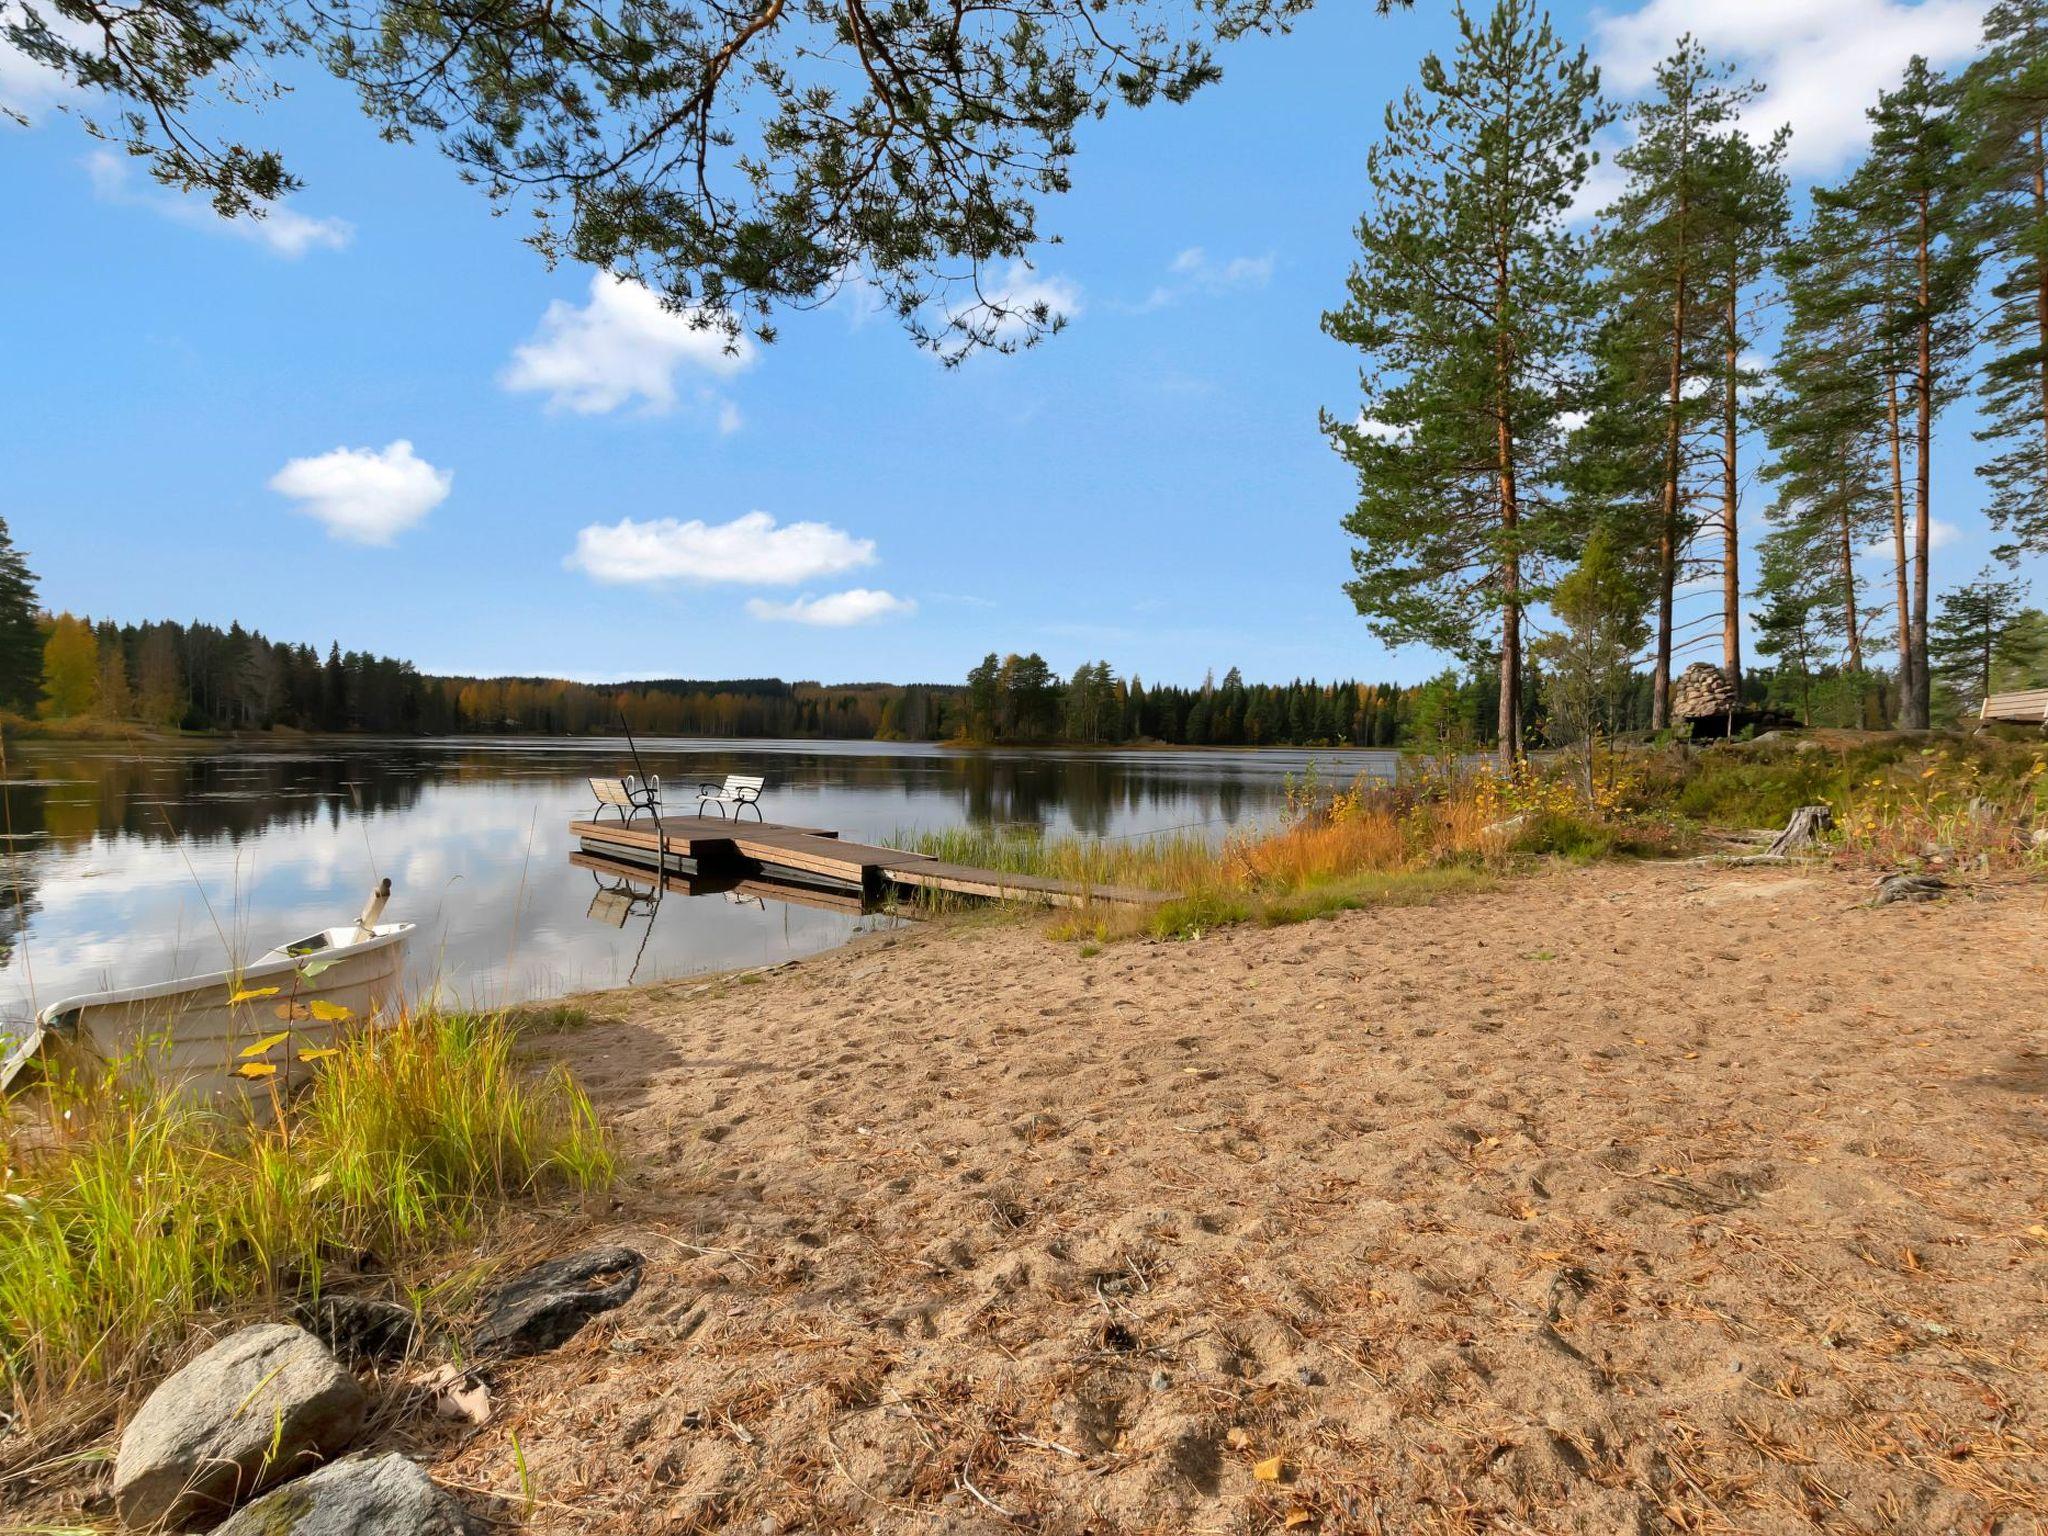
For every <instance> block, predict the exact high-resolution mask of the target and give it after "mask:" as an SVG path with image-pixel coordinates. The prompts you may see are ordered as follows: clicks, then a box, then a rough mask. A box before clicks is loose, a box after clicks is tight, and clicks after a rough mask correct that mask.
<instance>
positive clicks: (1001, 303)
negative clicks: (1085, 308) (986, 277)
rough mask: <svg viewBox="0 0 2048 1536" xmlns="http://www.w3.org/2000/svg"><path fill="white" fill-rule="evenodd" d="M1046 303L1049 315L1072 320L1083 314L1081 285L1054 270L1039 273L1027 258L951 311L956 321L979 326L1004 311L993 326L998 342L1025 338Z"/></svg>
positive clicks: (1015, 262) (1014, 262)
mask: <svg viewBox="0 0 2048 1536" xmlns="http://www.w3.org/2000/svg"><path fill="white" fill-rule="evenodd" d="M1040 305H1043V306H1044V307H1045V310H1046V313H1047V315H1048V317H1049V318H1051V319H1054V320H1059V319H1067V320H1072V319H1074V318H1075V317H1076V316H1078V315H1079V314H1080V313H1081V288H1080V285H1079V284H1077V283H1075V282H1073V281H1071V280H1069V279H1067V278H1064V277H1059V276H1057V275H1055V274H1053V273H1050V272H1039V271H1036V270H1034V269H1033V267H1032V266H1031V264H1030V263H1029V262H1027V261H1013V262H1011V263H1010V268H1009V270H1008V271H1007V272H1005V273H1004V274H1003V275H1002V276H1001V277H1000V278H997V279H995V280H993V281H991V282H987V283H984V284H982V285H981V290H980V292H979V294H978V295H977V296H976V297H975V299H974V300H973V301H971V302H962V303H959V304H956V305H955V306H954V307H953V309H952V310H951V314H952V318H953V319H954V320H955V321H956V322H960V321H965V322H966V323H967V324H968V325H970V326H973V327H975V328H976V329H979V328H980V327H981V326H982V325H983V324H984V323H986V322H988V321H989V319H990V312H994V311H1002V316H1001V318H1000V319H998V320H995V321H994V322H993V325H992V327H991V329H992V333H993V337H994V339H995V340H997V341H1017V340H1021V339H1022V338H1023V336H1024V334H1025V333H1026V332H1027V331H1029V330H1030V329H1031V327H1032V326H1033V324H1035V323H1036V322H1035V320H1034V318H1033V317H1034V314H1035V312H1036V311H1037V309H1038V307H1039V306H1040Z"/></svg>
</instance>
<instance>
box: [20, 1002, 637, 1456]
mask: <svg viewBox="0 0 2048 1536" xmlns="http://www.w3.org/2000/svg"><path fill="white" fill-rule="evenodd" d="M28 1099H29V1100H30V1101H31V1102H25V1103H19V1104H17V1105H16V1106H14V1113H13V1115H12V1117H11V1118H10V1119H9V1121H8V1122H7V1123H6V1126H5V1128H4V1129H0V1375H4V1377H5V1387H6V1392H7V1395H8V1397H9V1398H11V1400H12V1405H13V1411H14V1413H15V1414H16V1416H17V1417H18V1418H21V1419H23V1420H25V1421H27V1422H30V1423H33V1422H34V1420H35V1419H36V1418H37V1416H38V1415H39V1414H41V1413H43V1412H44V1411H46V1410H48V1409H51V1408H53V1407H55V1406H57V1405H60V1404H61V1403H62V1401H63V1400H64V1398H65V1397H66V1395H67V1394H69V1393H71V1392H73V1391H75V1390H77V1389H79V1388H81V1387H84V1386H87V1385H89V1384H94V1383H103V1382H114V1383H117V1384H118V1383H120V1382H122V1381H126V1380H130V1379H139V1378H143V1377H147V1376H149V1375H151V1374H153V1373H154V1372H155V1371H156V1370H157V1369H159V1368H160V1367H161V1366H162V1365H163V1364H164V1363H166V1361H167V1359H168V1358H169V1357H170V1356H172V1355H174V1354H175V1353H176V1351H177V1348H178V1345H179V1342H180V1340H181V1339H182V1338H183V1336H184V1333H185V1330H186V1327H187V1325H188V1323H189V1322H190V1321H191V1320H192V1319H193V1318H195V1317H197V1316H200V1315H203V1314H208V1313H215V1312H230V1313H231V1312H233V1311H235V1310H237V1309H238V1308H241V1307H243V1306H244V1305H246V1304H249V1303H252V1302H254V1301H256V1300H258V1299H268V1300H275V1299H277V1298H279V1297H281V1296H285V1295H308V1294H316V1293H317V1292H318V1291H319V1289H320V1287H321V1283H322V1279H323V1275H324V1273H325V1271H326V1269H327V1267H328V1265H329V1263H330V1256H331V1255H334V1254H339V1253H359V1252H362V1251H365V1250H368V1251H372V1252H375V1253H376V1254H378V1255H379V1256H380V1258H382V1259H383V1260H384V1261H385V1262H386V1263H394V1262H397V1261H400V1260H402V1259H404V1258H405V1257H407V1256H408V1255H415V1254H419V1253H421V1252H423V1251H425V1250H427V1249H429V1248H431V1247H433V1246H435V1245H437V1244H441V1243H445V1242H446V1241H448V1240H449V1239H450V1238H451V1237H453V1236H455V1235H458V1234H461V1233H463V1232H465V1231H467V1230H469V1229H470V1228H471V1227H472V1226H473V1225H474V1224H475V1223H476V1222H477V1221H478V1220H479V1219H480V1218H481V1217H483V1216H484V1215H485V1214H486V1213H487V1212H488V1211H490V1210H491V1209H492V1208H493V1207H494V1206H496V1205H498V1204H500V1203H502V1202H506V1201H512V1200H521V1199H527V1198H531V1197H535V1196H539V1195H543V1194H546V1193H548V1192H549V1191H551V1190H587V1189H590V1188H592V1187H595V1186H597V1185H600V1184H602V1183H604V1182H605V1181H607V1180H608V1179H609V1178H610V1177H611V1175H612V1173H613V1170H614V1159H613V1152H612V1149H611V1146H610V1143H609V1141H608V1139H607V1137H606V1135H605V1133H604V1131H603V1130H602V1128H601V1127H600V1126H599V1124H598V1122H597V1118H596V1115H595V1113H594V1112H593V1110H592V1108H591V1105H590V1101H589V1100H588V1099H587V1098H586V1097H585V1096H584V1094H583V1092H582V1090H581V1089H579V1088H578V1087H577V1086H576V1084H575V1083H574V1082H573V1081H572V1080H571V1079H570V1077H569V1076H568V1074H567V1073H566V1071H564V1070H563V1069H562V1068H560V1067H554V1068H550V1069H547V1070H545V1071H541V1072H538V1073H536V1072H533V1071H530V1070H528V1069H527V1068H526V1067H524V1066H523V1065H522V1064H521V1063H520V1062H519V1061H518V1060H517V1059H516V1058H515V1055H514V1050H513V1032H512V1030H511V1029H510V1027H509V1026H508V1025H507V1023H506V1022H505V1020H504V1019H502V1018H499V1017H495V1016H484V1015H472V1014H424V1015H414V1016H409V1017H407V1018H405V1019H403V1020H402V1021H401V1022H400V1023H398V1024H397V1025H395V1026H393V1027H390V1028H388V1029H381V1030H377V1031H374V1032H365V1033H363V1034H360V1035H358V1036H357V1037H355V1038H354V1039H352V1040H350V1041H348V1042H346V1043H345V1044H343V1045H342V1046H341V1047H340V1050H339V1052H338V1054H337V1055H336V1056H334V1057H333V1058H332V1059H330V1060H329V1061H328V1062H327V1063H326V1064H325V1067H324V1069H323V1070H322V1072H321V1073H320V1076H319V1080H318V1082H317V1084H316V1085H315V1086H314V1088H313V1089H312V1091H310V1092H309V1093H306V1094H304V1095H303V1096H301V1097H300V1098H298V1099H296V1100H294V1101H293V1102H291V1103H288V1104H285V1105H283V1106H282V1107H281V1113H278V1114H277V1115H275V1116H274V1117H273V1116H272V1115H270V1114H268V1113H262V1112H244V1113H242V1114H239V1115H235V1114H225V1113H221V1112H219V1111H216V1110H211V1109H207V1108H203V1107H200V1106H197V1105H195V1104H192V1103H190V1102H187V1101H185V1100H183V1099H181V1098H180V1097H178V1096H177V1095H175V1094H173V1093H170V1092H166V1091H163V1090H161V1089H158V1088H156V1087H154V1086H152V1085H150V1084H148V1083H147V1082H146V1081H137V1080H134V1079H131V1078H129V1077H126V1076H124V1075H123V1073H122V1072H121V1070H120V1064H116V1065H115V1066H114V1067H112V1068H110V1069H109V1070H107V1071H106V1072H105V1073H104V1074H103V1075H101V1076H99V1077H98V1078H96V1079H95V1080H92V1081H89V1082H71V1083H66V1084H52V1085H50V1086H48V1087H46V1088H44V1089H42V1090H38V1091H34V1092H32V1093H31V1094H30V1095H29V1096H28ZM35 1101H39V1102H35Z"/></svg>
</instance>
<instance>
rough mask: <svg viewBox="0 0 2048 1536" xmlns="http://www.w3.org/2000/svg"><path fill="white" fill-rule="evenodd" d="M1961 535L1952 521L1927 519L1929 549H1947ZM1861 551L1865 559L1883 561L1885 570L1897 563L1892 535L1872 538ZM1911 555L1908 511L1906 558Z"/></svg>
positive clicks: (1961, 532) (1911, 537) (1892, 567)
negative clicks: (1893, 554)
mask: <svg viewBox="0 0 2048 1536" xmlns="http://www.w3.org/2000/svg"><path fill="white" fill-rule="evenodd" d="M1962 536H1963V530H1962V529H1961V528H1959V527H1957V526H1956V525H1955V524H1954V523H1951V522H1948V521H1946V520H1944V519H1942V518H1939V517H1935V518H1929V519H1928V521H1927V547H1928V549H1930V550H1936V549H1947V548H1948V547H1949V546H1950V545H1951V544H1953V543H1955V541H1956V540H1957V539H1959V538H1961V537H1962ZM1861 553H1862V555H1863V556H1864V558H1865V559H1868V560H1881V561H1883V562H1884V568H1885V569H1886V570H1887V571H1890V570H1892V569H1894V568H1895V567H1896V566H1897V564H1898V562H1897V561H1896V560H1894V559H1893V558H1892V536H1891V535H1890V534H1886V535H1884V537H1883V538H1879V539H1872V540H1871V541H1870V542H1869V543H1868V544H1866V545H1864V546H1863V548H1862V550H1861ZM1912 556H1913V518H1912V514H1911V513H1910V512H1908V513H1907V516H1906V558H1907V559H1909V560H1910V559H1911V558H1912Z"/></svg>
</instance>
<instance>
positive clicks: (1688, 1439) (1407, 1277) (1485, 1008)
mask: <svg viewBox="0 0 2048 1536" xmlns="http://www.w3.org/2000/svg"><path fill="white" fill-rule="evenodd" d="M1865 895H1867V890H1866V889H1865V888H1864V887H1863V886H1861V885H1859V884H1856V883H1853V882H1851V881H1850V880H1848V879H1846V878H1841V877H1835V876H1832V875H1818V876H1817V875H1814V874H1811V873H1808V872H1800V873H1799V874H1796V875H1794V874H1788V875H1786V876H1784V877H1782V878H1778V877H1772V876H1769V875H1760V874H1758V873H1757V872H1756V871H1741V872H1739V873H1737V872H1717V871H1713V870H1708V869H1702V868H1700V867H1696V866H1692V867H1674V866H1662V867H1628V866H1619V867H1616V866H1609V867H1603V868H1595V869H1589V870H1581V871H1573V872H1567V873H1560V874H1557V875H1554V876H1543V877H1537V878H1532V879H1528V880H1522V881H1518V882H1516V883H1514V884H1511V885H1509V886H1507V887H1505V888H1503V889H1502V890H1500V891H1498V892H1496V893H1492V894H1486V895H1479V896H1472V897H1466V898H1461V899H1458V900H1456V901H1453V902H1448V903H1445V904H1442V905H1439V906H1436V907H1432V908H1425V909H1385V910H1378V911H1371V912H1361V913H1353V914H1348V915H1345V916H1342V917H1339V918H1337V919H1334V920H1332V921H1328V922H1318V923H1312V924H1307V925H1304V926H1300V927H1295V928H1287V929H1279V930H1273V931H1256V930H1235V931H1229V932H1221V933H1217V934H1213V935H1210V936H1208V937H1205V938H1203V939H1200V940H1198V941H1196V942H1193V943H1185V944H1129V945H1117V946H1111V947H1109V948H1107V949H1105V950H1104V951H1103V952H1101V953H1100V954H1096V955H1093V956H1084V955H1083V953H1082V952H1081V950H1080V949H1079V948H1078V947H1076V946H1074V945H1072V944H1060V943H1054V942H1051V941H1049V940H1047V939H1046V938H1045V937H1044V936H1043V934H1042V932H1040V931H1039V930H1038V929H1036V928H1033V927H1028V926H1016V925H1007V924H1005V925H996V924H991V925H986V926H979V925H971V926H966V927H960V928H948V929H941V930H937V931H930V932H918V933H910V934H905V935H901V936H896V937H893V938H890V939H887V940H884V941H881V942H879V943H874V944H870V945H867V946H864V947H860V948H856V949H853V950H849V951H842V952H840V953H837V954H834V955H830V956H826V957H822V958H820V959H818V960H815V961H810V962H806V963H804V964H802V965H800V966H797V967H794V968H791V969H788V970H785V971H782V972H779V973H776V974H774V975H771V976H768V977H766V978H764V979H762V980H760V981H759V982H757V983H755V984H731V985H726V986H723V987H721V988H717V989H714V990H712V991H708V992H707V991H699V992H697V993H695V994H694V995H692V994H691V993H690V992H689V989H687V988H681V987H673V988H667V989H657V990H652V991H647V992H642V993H636V994H628V995H611V996H606V997H604V998H603V999H601V1000H600V1001H598V1002H596V1003H595V1005H594V1007H595V1010H596V1011H598V1012H600V1013H602V1014H604V1015H606V1016H608V1017H606V1018H605V1019H602V1020H600V1021H599V1022H595V1023H593V1024H591V1025H589V1026H587V1027H585V1028H582V1029H580V1030H575V1031H571V1032H567V1033H564V1034H562V1035H559V1036H556V1037H553V1038H551V1039H548V1040H543V1041H537V1042H536V1044H537V1045H538V1046H540V1047H541V1048H542V1049H544V1050H547V1051H549V1052H551V1053H554V1054H559V1055H561V1056H563V1057H565V1058H566V1059H567V1060H569V1061H570V1062H571V1064H572V1065H573V1066H574V1067H575V1068H576V1070H577V1071H578V1072H579V1073H580V1074H581V1075H582V1077H583V1080H584V1081H585V1082H586V1083H587V1084H588V1085H589V1086H590V1087H591V1089H592V1090H593V1092H594V1093H595V1094H596V1096H597V1098H598V1100H599V1103H600V1105H601V1106H602V1107H604V1108H605V1109H606V1110H607V1112H608V1113H610V1114H612V1115H613V1116H614V1117H615V1122H616V1124H617V1125H618V1127H619V1132H620V1136H621V1139H622V1141H623V1143H624V1147H625V1150H626V1152H627V1153H628V1155H629V1156H630V1157H631V1158H632V1159H633V1162H634V1169H633V1171H632V1173H631V1174H630V1175H629V1176H628V1178H627V1180H626V1181H625V1183H624V1185H623V1187H622V1188H621V1190H620V1191H619V1194H620V1198H621V1200H622V1202H623V1203H622V1205H621V1207H620V1208H619V1209H618V1210H616V1211H615V1212H614V1213H613V1215H612V1216H611V1217H610V1218H608V1219H606V1220H604V1221H601V1222H593V1223H590V1224H588V1225H589V1227H590V1230H589V1231H582V1230H576V1231H569V1230H565V1231H564V1232H563V1233H562V1234H561V1241H562V1244H563V1246H564V1247H566V1246H567V1245H569V1244H570V1243H572V1242H581V1241H585V1240H587V1239H588V1238H590V1237H591V1236H593V1235H602V1236H603V1237H605V1238H608V1239H616V1240H619V1241H624V1242H627V1243H631V1244H634V1245H635V1246H638V1247H641V1248H643V1249H644V1250H645V1251H646V1253H647V1254H648V1257H649V1260H650V1264H649V1268H648V1272H647V1277H646V1281H645V1283H644V1284H643V1286H642V1289H641V1291H640V1294H639V1296H638V1297H637V1298H636V1299H635V1300H634V1301H633V1302H632V1303H631V1304H630V1305H628V1306H627V1307H625V1308H624V1309H622V1310H621V1311H619V1312H616V1313H612V1314H609V1315H608V1316H606V1317H604V1318H602V1319H600V1320H599V1321H598V1322H596V1323H594V1324H593V1325H592V1326H591V1327H589V1328H588V1329H586V1330H585V1332H584V1333H583V1334H581V1335H579V1336H578V1337H577V1338H576V1339H575V1340H574V1341H573V1342H572V1343H571V1344H569V1345H568V1346H567V1347H566V1348H565V1349H563V1350H562V1351H560V1352H559V1353H557V1354H555V1355H552V1356H548V1357H543V1358H539V1359H535V1360H531V1361H524V1362H520V1363H518V1364H517V1365H515V1366H512V1367H508V1368H507V1369H506V1370H505V1371H504V1373H503V1374H502V1376H501V1378H500V1381H499V1404H500V1410H499V1416H498V1417H497V1418H496V1419H495V1420H493V1422H492V1423H491V1424H490V1425H488V1426H486V1427H485V1428H484V1429H483V1430H481V1431H480V1432H478V1433H477V1434H476V1435H475V1437H474V1438H472V1439H470V1440H468V1441H467V1442H465V1443H462V1444H456V1443H453V1442H449V1443H445V1444H444V1445H442V1446H441V1447H440V1461H439V1464H438V1465H437V1467H436V1471H437V1473H438V1474H439V1475H441V1476H443V1477H445V1478H447V1479H449V1480H451V1481H453V1482H457V1483H460V1484H464V1485H467V1486H469V1487H472V1488H477V1489H488V1490H491V1491H493V1492H495V1493H497V1494H499V1495H503V1496H505V1497H507V1498H508V1499H509V1500H510V1501H511V1503H512V1504H513V1505H514V1506H516V1505H517V1504H518V1503H519V1502H520V1493H519V1487H520V1484H519V1480H518V1473H517V1471H516V1470H515V1464H514V1457H513V1452H512V1445H511V1436H512V1434H513V1433H516V1435H517V1438H518V1444H519V1447H520V1450H521V1452H522V1454H523V1456H524V1458H525V1462H526V1465H527V1468H528V1478H529V1483H528V1486H529V1487H530V1491H531V1495H532V1498H533V1501H534V1502H533V1504H532V1510H531V1519H532V1522H533V1524H534V1525H535V1526H536V1527H538V1528H540V1529H543V1530H550V1531H555V1530H559V1531H586V1530H587V1531H597V1530H606V1531H609V1530H628V1529H630V1530H636V1531H689V1530H731V1531H740V1532H755V1531H760V1532H796V1531H891V1532H893V1531H906V1532H908V1531H916V1532H954V1531H957V1532H968V1531H990V1532H994V1531H1002V1530H1011V1529H1028V1530H1036V1531H1043V1532H1054V1533H1079V1532H1101V1533H1121V1532H1161V1533H1163V1532H1182V1531H1190V1532H1192V1531H1204V1532H1208V1531H1215V1532H1223V1531H1246V1532H1249V1531H1261V1530H1276V1529H1282V1528H1283V1527H1286V1526H1288V1525H1291V1526H1292V1527H1293V1528H1296V1529H1313V1530H1321V1531H1360V1532H1381V1531H1384V1532H1409V1531H1496V1530H1497V1531H1505V1532H1529V1531H1543V1532H1555V1531H1575V1532H1589V1533H1591V1532H1598V1533H1603V1536H1605V1533H1614V1532H1631V1531H1660V1530H1670V1529H1674V1528H1676V1529H1685V1530H1702V1531H1716V1530H1722V1531H1738V1530H1739V1531H1773V1532H1775V1531H1785V1532H1790V1531H1809V1530H1826V1531H1840V1532H1880V1531H1884V1532H1951V1531H1953V1532H1970V1533H1977V1532H1990V1531H2007V1532H2013V1531H2034V1530H2039V1529H2041V1525H2040V1521H2041V1520H2042V1512H2043V1510H2044V1508H2048V1498H2044V1486H2048V1463H2044V1461H2043V1459H2042V1456H2043V1447H2044V1441H2048V1375H2044V1366H2048V1358H2044V1357H2048V1187H2044V1183H2043V1178H2042V1175H2043V1172H2044V1167H2048V1157H2044V1144H2043V1134H2044V1130H2048V1119H2044V1109H2043V1094H2044V1092H2048V1072H2044V1070H2043V1061H2044V1053H2048V1038H2044V1036H2048V967H2044V963H2043V962H2044V957H2048V949H2044V943H2043V941H2044V938H2048V915H2044V900H2048V898H2044V890H2043V888H2042V887H2041V886H2039V885H2032V886H2028V885H2013V886H2007V887H2005V888H2003V889H2002V890H1999V891H1997V892H1993V893H1987V894H1986V896H1985V898H1984V899H1969V898H1963V899H1957V900H1952V901H1949V902H1947V903H1943V904H1940V905H1934V906H1925V907H1892V908H1888V909H1884V910H1867V909H1863V908H1861V907H1858V906H1857V905H1856V903H1857V902H1858V901H1859V900H1860V899H1861V898H1862V897H1863V896H1865ZM1275 1457H1277V1458H1279V1461H1278V1463H1277V1465H1275V1464H1274V1463H1273V1461H1272V1460H1271V1459H1272V1458H1275ZM1262 1464H1263V1465H1262ZM1274 1473H1277V1476H1268V1475H1264V1474H1274Z"/></svg>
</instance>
